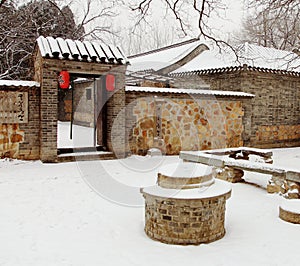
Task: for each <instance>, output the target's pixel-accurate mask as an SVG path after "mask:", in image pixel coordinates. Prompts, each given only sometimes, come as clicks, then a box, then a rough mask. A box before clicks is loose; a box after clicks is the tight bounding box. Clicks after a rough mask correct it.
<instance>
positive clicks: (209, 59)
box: [128, 39, 300, 77]
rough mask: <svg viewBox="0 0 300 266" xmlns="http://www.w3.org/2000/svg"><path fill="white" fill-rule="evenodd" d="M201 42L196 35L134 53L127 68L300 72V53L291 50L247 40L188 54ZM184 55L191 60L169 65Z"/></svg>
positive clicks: (175, 71) (174, 72) (172, 71)
mask: <svg viewBox="0 0 300 266" xmlns="http://www.w3.org/2000/svg"><path fill="white" fill-rule="evenodd" d="M201 45H205V44H204V43H203V42H202V41H201V40H199V39H193V40H190V41H186V42H181V43H178V44H175V45H171V46H166V47H163V48H161V49H157V50H153V51H149V52H147V53H143V54H138V55H134V56H132V57H129V58H130V63H131V66H130V67H129V68H128V71H129V72H130V73H131V74H132V73H134V72H136V73H137V72H140V71H143V70H147V72H150V71H152V73H154V72H155V73H159V71H160V70H161V69H168V70H170V71H169V72H165V73H164V74H166V73H168V74H171V75H170V76H171V77H177V76H179V75H180V74H183V73H194V74H195V73H198V74H201V73H224V72H232V71H237V70H243V69H250V70H251V71H262V72H268V73H271V72H272V73H282V74H288V75H296V76H298V73H300V57H299V55H297V54H296V53H294V52H292V51H284V50H278V49H274V48H267V47H263V46H258V45H254V44H249V43H244V44H242V45H239V46H237V47H235V51H233V50H232V49H230V48H229V47H228V48H227V49H223V50H222V51H221V52H220V49H219V48H218V47H213V46H212V45H211V46H210V49H208V48H207V49H202V50H201V51H199V52H198V53H194V56H192V57H187V55H188V54H191V53H193V51H195V50H197V49H199V47H201ZM205 46H206V45H205ZM206 47H207V46H206ZM183 58H186V59H189V60H185V61H181V65H178V67H177V68H175V69H172V68H170V66H172V65H173V64H175V63H176V62H180V60H182V59H183ZM245 66H247V67H245ZM168 67H169V68H168Z"/></svg>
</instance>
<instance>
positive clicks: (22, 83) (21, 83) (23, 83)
mask: <svg viewBox="0 0 300 266" xmlns="http://www.w3.org/2000/svg"><path fill="white" fill-rule="evenodd" d="M0 86H7V87H40V83H38V82H35V81H27V80H6V79H0Z"/></svg>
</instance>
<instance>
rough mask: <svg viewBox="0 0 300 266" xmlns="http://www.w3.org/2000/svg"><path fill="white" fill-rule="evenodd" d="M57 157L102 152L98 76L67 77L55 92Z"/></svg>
mask: <svg viewBox="0 0 300 266" xmlns="http://www.w3.org/2000/svg"><path fill="white" fill-rule="evenodd" d="M58 90H59V91H58V134H57V147H58V154H61V153H69V152H81V151H94V150H97V151H99V150H105V149H106V136H105V125H106V122H105V119H106V108H105V102H104V99H105V95H103V89H102V80H101V77H100V76H92V75H75V74H74V75H71V85H70V87H69V89H67V90H62V89H60V88H59V89H58Z"/></svg>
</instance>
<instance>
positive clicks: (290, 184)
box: [180, 148, 300, 198]
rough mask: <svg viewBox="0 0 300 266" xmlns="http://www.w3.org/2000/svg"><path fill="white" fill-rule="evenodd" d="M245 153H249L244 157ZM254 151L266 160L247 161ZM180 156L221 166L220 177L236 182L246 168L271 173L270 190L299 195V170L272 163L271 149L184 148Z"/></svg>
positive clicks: (240, 178)
mask: <svg viewBox="0 0 300 266" xmlns="http://www.w3.org/2000/svg"><path fill="white" fill-rule="evenodd" d="M251 150H252V151H251ZM243 153H245V154H246V156H243ZM232 154H234V156H233V155H232ZM237 154H241V155H242V156H240V157H238V156H237ZM252 154H253V155H258V156H260V157H263V158H264V161H265V162H264V163H260V162H249V161H248V160H245V158H247V159H249V155H252ZM230 155H231V156H230ZM180 158H181V159H183V160H185V161H190V162H197V163H202V164H206V165H210V166H214V167H216V168H218V169H219V171H218V175H217V177H218V178H220V179H224V180H226V181H229V182H233V183H235V182H240V181H243V179H242V176H243V174H244V171H250V172H255V173H261V174H269V175H272V178H271V180H270V181H269V185H268V187H267V191H268V192H269V193H276V192H279V193H282V194H286V196H287V197H289V198H300V172H297V171H290V170H286V169H283V168H278V167H275V166H274V165H272V164H270V162H271V161H272V152H269V151H264V150H259V149H251V148H234V149H224V150H211V151H196V152H195V151H181V152H180ZM233 158H236V159H233ZM239 158H242V159H239Z"/></svg>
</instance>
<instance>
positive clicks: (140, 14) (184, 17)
mask: <svg viewBox="0 0 300 266" xmlns="http://www.w3.org/2000/svg"><path fill="white" fill-rule="evenodd" d="M157 2H158V1H155V0H143V1H129V3H128V6H129V8H130V10H132V11H133V12H135V14H136V18H135V19H136V22H135V23H136V25H138V24H139V23H141V22H142V21H144V22H146V23H147V19H148V16H149V15H150V14H151V13H153V6H154V5H156V4H157ZM159 2H160V3H162V4H163V6H164V8H163V9H164V10H165V12H166V13H169V15H171V16H172V17H173V18H174V20H175V23H177V25H178V27H179V28H180V29H181V32H182V33H183V35H184V36H187V35H193V36H192V37H195V35H196V36H202V37H204V38H206V39H209V40H212V41H214V42H215V43H216V44H217V45H218V46H219V47H221V46H222V45H228V43H227V42H226V41H224V40H222V39H220V38H218V37H217V36H216V35H215V34H214V32H213V27H212V25H211V24H209V21H210V20H209V19H210V17H211V16H221V13H222V12H223V11H224V10H225V9H226V6H225V5H224V4H223V2H222V0H191V1H184V0H160V1H159Z"/></svg>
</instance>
